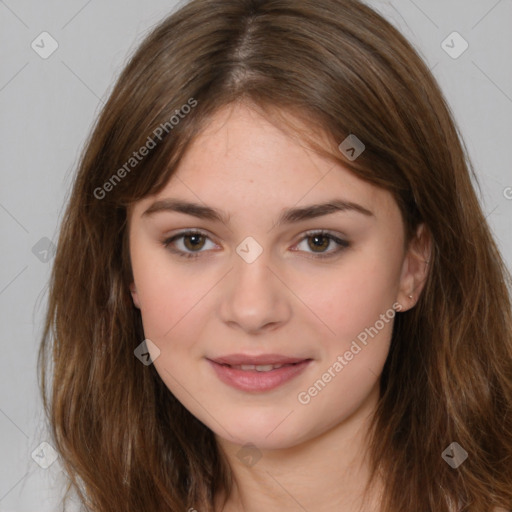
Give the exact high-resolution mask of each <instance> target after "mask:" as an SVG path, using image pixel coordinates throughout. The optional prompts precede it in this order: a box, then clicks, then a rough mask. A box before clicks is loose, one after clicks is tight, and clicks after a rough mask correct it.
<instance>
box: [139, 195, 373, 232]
mask: <svg viewBox="0 0 512 512" xmlns="http://www.w3.org/2000/svg"><path fill="white" fill-rule="evenodd" d="M347 211H352V212H357V213H360V214H362V215H365V216H367V217H374V216H375V215H374V214H373V212H371V211H370V210H368V209H366V208H364V207H363V206H361V205H359V204H357V203H353V202H351V201H344V200H342V199H333V200H331V201H327V202H325V203H320V204H312V205H309V206H301V207H295V208H288V209H286V210H284V211H283V212H282V213H281V215H280V216H279V218H278V220H277V222H276V226H280V225H282V224H291V223H296V222H301V221H304V220H308V219H313V218H316V217H322V216H324V215H329V214H332V213H336V212H347ZM161 212H179V213H184V214H186V215H192V216H194V217H198V218H199V219H206V220H211V221H216V222H222V223H224V224H228V223H229V218H230V216H229V215H227V214H226V213H225V212H223V211H221V210H216V209H215V208H211V207H209V206H205V205H201V204H198V203H190V202H188V201H183V200H180V199H162V200H159V201H156V202H155V203H153V204H152V205H151V206H150V207H149V208H148V209H147V210H146V211H145V212H144V213H143V214H142V216H143V217H144V216H151V215H154V214H155V213H161Z"/></svg>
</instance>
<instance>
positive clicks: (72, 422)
mask: <svg viewBox="0 0 512 512" xmlns="http://www.w3.org/2000/svg"><path fill="white" fill-rule="evenodd" d="M236 101H247V102H251V104H253V105H256V106H258V107H259V108H261V109H262V111H264V112H265V113H266V114H267V115H268V117H269V118H270V117H272V119H274V120H275V121H276V122H283V123H285V122H286V121H285V120H284V117H283V119H281V120H280V121H278V117H279V114H280V113H286V112H287V113H291V114H293V115H294V116H295V117H296V118H300V119H301V120H302V121H303V123H306V125H307V127H308V130H307V131H306V130H304V129H303V130H301V131H300V133H299V129H298V128H296V127H295V129H296V133H297V135H299V136H300V137H301V138H302V140H305V141H307V142H308V144H310V146H311V147H313V148H315V149H316V150H317V151H319V152H322V153H323V154H325V155H327V156H328V157H329V158H331V159H332V161H333V162H337V163H340V164H342V165H343V166H345V168H348V169H350V170H351V171H352V172H354V173H355V174H356V175H357V176H359V177H360V178H362V179H364V180H366V181H368V182H370V183H373V184H376V185H378V186H380V187H382V188H384V189H386V190H388V191H389V192H391V193H392V194H393V197H394V198H395V200H396V202H397V204H398V206H399V207H400V210H401V212H402V215H403V218H404V221H405V226H406V235H407V241H409V240H411V237H412V236H413V233H414V232H415V230H416V228H417V226H418V225H419V224H420V223H424V224H425V226H426V228H427V229H428V231H429V232H430V234H431V237H432V241H433V248H432V255H431V258H430V271H429V274H428V278H427V282H426V284H425V287H424V289H423V292H422V294H421V296H420V298H419V302H418V303H417V305H416V307H414V308H413V309H412V310H409V311H407V312H403V313H399V314H397V316H396V318H395V325H394V330H393V338H392V343H391V348H390V352H389V356H388V358H387V361H386V364H385V367H384V370H383V374H382V376H381V396H380V401H379V404H378V409H377V411H376V414H375V417H374V423H373V424H372V428H373V430H372V435H371V437H370V438H369V443H370V445H369V446H370V448H371V454H372V463H373V466H372V469H373V473H372V475H373V476H375V475H378V474H380V475H383V476H384V478H385V485H386V489H385V494H384V496H383V502H382V511H383V512H391V511H392V512H410V511H411V510H422V511H435V512H452V511H453V510H463V511H477V512H482V511H487V510H491V509H492V508H493V506H502V507H508V508H510V507H512V413H511V410H510V409H511V405H512V334H511V333H512V313H511V300H510V290H511V276H510V273H509V272H508V270H507V268H506V266H505V265H504V263H503V260H502V257H501V255H500V253H499V251H498V248H497V246H496V244H495V242H494V240H493V238H492V235H491V233H490V229H489V226H488V224H487V222H486V219H485V217H484V215H483V213H482V209H481V207H480V205H479V201H478V198H477V195H476V193H475V189H474V185H475V184H477V183H478V181H477V178H476V175H475V172H474V170H473V168H472V166H471V163H470V162H469V159H468V157H467V151H466V149H465V147H464V145H463V142H462V140H461V137H460V135H459V132H458V130H457V127H456V125H455V123H454V121H453V119H452V115H451V113H450V110H449V107H448V106H447V104H446V101H445V100H444V98H443V95H442V93H441V91H440V90H439V87H438V85H437V84H436V82H435V80H434V78H433V77H432V75H431V73H430V71H429V69H428V68H427V67H426V65H425V64H424V63H423V61H422V60H421V58H420V57H419V56H418V55H417V53H416V52H415V51H414V49H413V48H412V47H411V45H410V44H409V43H408V42H407V41H406V40H405V38H404V37H403V36H402V35H401V34H400V33H399V32H398V31H397V30H396V29H395V28H394V27H393V26H392V25H391V24H390V23H388V22H387V21H386V20H384V19H383V18H382V17H381V16H380V15H378V14H377V13H376V12H374V11H373V10H372V9H370V8H369V7H368V6H366V5H364V4H363V3H360V2H359V1H356V0H302V1H300V2H297V1H294V0H192V1H191V2H189V3H187V4H186V5H184V6H183V7H182V8H181V9H180V10H178V11H177V12H176V13H174V14H172V15H171V16H169V17H168V18H167V19H165V20H164V21H163V22H162V23H161V24H159V25H158V26H157V27H156V28H155V29H154V30H153V31H152V32H151V33H150V34H149V35H148V36H147V37H146V39H145V40H144V41H143V43H142V44H141V46H140V47H139V49H138V50H137V51H136V53H135V54H134V55H133V57H132V58H131V60H130V61H129V63H128V64H127V66H126V68H125V69H124V71H123V73H122V74H121V76H120V77H119V79H118V80H117V83H116V85H115V87H114V89H113V91H112V93H111V96H110V98H109V100H108V102H107V103H106V105H105V106H104V108H103V111H102V113H101V115H100V116H99V119H98V121H97V123H96V126H95V128H94V130H93V132H92V135H91V136H90V139H89V140H88V141H87V144H86V147H85V150H84V152H83V154H82V157H81V160H80V165H79V168H78V173H77V175H76V179H75V181H74V186H73V189H72V194H71V197H70V200H69V204H68V206H67V210H66V214H65V216H64V218H63V221H62V226H61V232H60V238H59V242H58V250H57V254H56V258H55V262H54V267H53V273H52V277H51V282H50V293H49V306H48V313H47V320H46V324H45V329H44V335H43V339H42V342H41V348H40V353H39V356H40V360H39V371H40V373H39V378H40V385H41V388H42V395H43V400H44V406H45V410H46V412H47V415H48V418H49V423H50V426H51V434H52V436H53V444H54V446H55V448H56V449H57V450H58V452H59V454H60V455H61V458H62V461H63V465H64V469H65V471H66V473H67V475H68V476H69V487H68V489H74V490H75V491H77V492H78V495H79V497H80V499H81V500H82V501H83V503H84V504H85V505H86V506H87V507H88V509H89V510H91V511H94V512H119V511H123V512H144V511H148V512H154V511H167V512H168V511H180V512H181V511H185V510H187V509H188V508H189V507H194V508H195V509H197V510H199V511H201V512H207V511H208V512H213V510H214V508H213V499H214V496H216V495H217V493H218V492H219V491H220V490H225V491H226V492H227V493H229V490H230V485H231V480H230V475H231V474H230V469H229V467H228V465H227V463H226V461H225V460H224V459H223V457H222V456H221V454H220V452H219V450H218V449H217V446H216V443H215V440H214V437H213V433H212V432H211V431H210V430H209V429H208V428H207V427H206V426H205V425H203V424H202V423H201V422H199V420H197V419H196V418H195V417H194V416H192V415H191V414H190V413H189V412H188V411H187V410H186V409H185V408H184V407H183V406H182V405H181V403H180V402H178V400H177V399H176V398H175V397H174V396H173V395H172V393H170V391H169V390H168V389H167V388H166V387H165V385H164V384H163V382H162V380H161V379H160V377H159V376H158V374H157V372H156V370H155V368H154V367H153V366H152V365H150V366H145V365H143V364H141V362H140V361H139V360H138V359H137V358H136V357H135V356H134V349H135V348H136V347H137V346H138V345H139V344H140V343H141V341H142V340H143V339H144V333H143V330H142V324H141V318H140V312H139V310H138V309H136V308H135V307H134V305H133V303H132V300H131V296H130V292H129V288H128V285H129V283H130V282H131V269H130V259H129V254H128V246H127V243H126V241H127V238H126V234H127V209H128V208H129V206H130V205H131V204H133V203H134V202H135V201H137V200H140V199H141V198H143V197H145V196H147V195H148V194H154V193H157V192H158V191H160V190H161V189H162V188H163V186H164V185H165V184H166V182H167V181H168V180H169V178H170V177H171V175H172V173H173V172H174V170H175V169H176V166H177V165H178V163H179V161H180V158H181V156H182V155H183V153H184V151H185V150H186V148H187V147H188V145H189V143H190V141H191V140H192V139H193V138H194V137H195V136H196V135H197V134H198V132H199V130H200V129H201V128H202V127H204V126H205V123H206V122H207V121H208V119H210V118H211V116H212V115H214V113H215V112H216V111H217V110H218V109H219V108H220V107H222V106H224V105H228V104H231V103H233V102H236ZM290 128H291V129H294V128H293V127H292V126H290ZM319 130H323V131H324V132H325V133H327V134H328V136H329V137H330V139H329V140H330V141H331V142H332V145H331V146H330V147H326V144H325V142H324V143H323V144H320V143H318V140H317V138H316V136H317V135H318V133H319ZM349 134H355V135H356V136H357V137H358V138H359V139H360V140H361V141H363V142H364V144H365V148H366V149H365V151H364V152H363V153H362V155H361V156H360V157H359V158H357V159H356V160H351V159H349V158H346V157H345V155H344V154H342V152H341V151H340V150H339V149H338V144H340V143H341V142H342V141H343V140H344V139H345V138H346V137H347V136H348V135H349ZM144 146H145V147H146V149H147V151H142V150H141V148H142V147H144ZM134 152H135V153H136V155H135V154H134ZM142 153H144V155H142ZM50 366H51V368H50ZM50 379H51V380H50ZM454 441H456V442H458V443H459V444H460V445H461V446H462V447H463V448H464V449H465V450H466V452H468V454H469V456H468V458H467V460H466V461H465V462H464V463H463V464H462V465H460V466H459V467H458V468H457V469H453V468H452V467H450V466H449V465H448V464H447V463H446V462H445V461H444V460H443V458H442V457H441V454H442V452H443V450H445V448H446V447H447V446H448V445H450V443H452V442H454ZM341 484H342V482H340V487H341Z"/></svg>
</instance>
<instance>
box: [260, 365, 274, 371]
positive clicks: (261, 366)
mask: <svg viewBox="0 0 512 512" xmlns="http://www.w3.org/2000/svg"><path fill="white" fill-rule="evenodd" d="M273 369H274V365H273V364H260V365H258V366H256V371H258V372H269V371H270V370H273Z"/></svg>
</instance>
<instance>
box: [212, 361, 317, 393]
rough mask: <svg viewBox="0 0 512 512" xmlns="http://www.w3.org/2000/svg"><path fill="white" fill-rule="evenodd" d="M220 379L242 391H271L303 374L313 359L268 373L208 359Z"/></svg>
mask: <svg viewBox="0 0 512 512" xmlns="http://www.w3.org/2000/svg"><path fill="white" fill-rule="evenodd" d="M208 362H209V363H210V365H211V366H212V367H213V369H214V370H215V372H216V373H217V376H218V377H219V379H220V380H221V381H222V382H224V383H225V384H228V385H229V386H232V387H234V388H236V389H239V390H241V391H269V390H271V389H275V388H277V387H279V386H281V385H282V384H284V383H286V382H288V381H289V380H291V379H293V378H294V377H296V376H297V375H299V374H301V373H302V372H303V371H304V370H305V369H306V367H307V366H308V365H309V363H311V359H307V360H304V361H302V362H301V363H297V364H293V365H290V366H281V368H276V369H275V370H270V371H268V372H258V371H256V370H237V369H235V368H231V367H230V366H225V365H222V364H219V363H216V362H215V361H211V360H210V359H208Z"/></svg>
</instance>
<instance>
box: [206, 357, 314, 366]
mask: <svg viewBox="0 0 512 512" xmlns="http://www.w3.org/2000/svg"><path fill="white" fill-rule="evenodd" d="M306 359H309V358H306V357H288V356H283V355H281V354H260V355H258V356H250V355H246V354H230V355H228V356H223V357H216V358H215V359H209V360H210V361H213V362H214V363H218V364H229V365H232V366H233V365H240V364H254V365H259V364H294V363H300V362H301V361H305V360H306Z"/></svg>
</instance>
